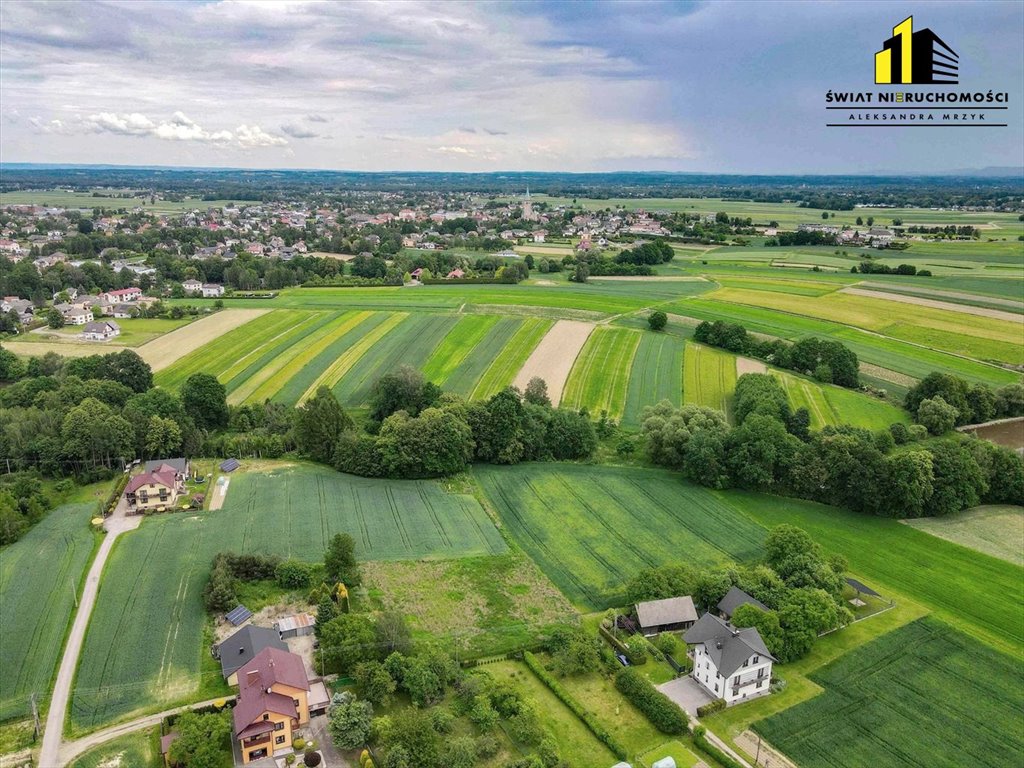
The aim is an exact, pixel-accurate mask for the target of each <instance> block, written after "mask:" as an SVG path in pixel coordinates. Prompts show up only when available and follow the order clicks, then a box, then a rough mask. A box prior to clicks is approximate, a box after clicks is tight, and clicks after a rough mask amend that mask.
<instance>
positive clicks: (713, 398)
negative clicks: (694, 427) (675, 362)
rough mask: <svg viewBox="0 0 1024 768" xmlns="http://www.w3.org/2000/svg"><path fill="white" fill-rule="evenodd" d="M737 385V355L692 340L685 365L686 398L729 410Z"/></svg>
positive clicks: (718, 408) (688, 400)
mask: <svg viewBox="0 0 1024 768" xmlns="http://www.w3.org/2000/svg"><path fill="white" fill-rule="evenodd" d="M735 389H736V356H735V355H732V354H730V353H728V352H723V351H722V350H720V349H715V348H714V347H706V346H704V345H703V344H694V343H690V342H688V343H687V345H686V358H685V362H684V365H683V401H684V402H686V403H694V404H695V405H703V406H706V407H708V408H714V409H715V410H719V411H722V412H723V413H728V412H729V410H730V409H729V401H730V400H732V393H733V390H735Z"/></svg>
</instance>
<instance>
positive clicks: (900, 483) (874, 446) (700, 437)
mask: <svg viewBox="0 0 1024 768" xmlns="http://www.w3.org/2000/svg"><path fill="white" fill-rule="evenodd" d="M735 404H736V405H735V415H736V426H734V427H730V425H729V424H728V422H727V421H726V419H725V417H724V415H723V414H721V413H720V412H718V411H714V410H711V409H708V408H701V407H699V406H693V405H688V406H684V407H682V408H675V407H673V406H672V405H671V404H670V403H668V402H662V403H660V404H659V405H657V406H655V407H653V408H648V409H647V410H646V411H645V417H644V421H643V427H642V431H643V436H644V440H645V444H646V448H647V452H648V455H649V456H650V458H651V460H652V461H654V462H655V463H656V464H660V465H662V466H666V467H670V468H673V469H677V470H679V471H681V472H682V473H683V474H684V475H685V476H686V477H687V478H688V479H690V480H692V481H694V482H697V483H700V484H702V485H706V486H709V487H712V488H726V487H739V488H747V489H751V490H758V491H767V492H772V493H777V494H781V495H791V496H796V497H799V498H805V499H810V500H813V501H819V502H822V503H826V504H834V505H837V506H842V507H846V508H848V509H852V510H855V511H858V512H866V513H869V514H875V515H881V516H885V517H896V518H907V517H921V516H931V515H945V514H950V513H952V512H957V511H960V510H962V509H966V508H968V507H973V506H976V505H978V504H981V503H1008V504H1020V503H1021V502H1022V501H1024V459H1022V458H1021V457H1020V456H1018V455H1017V454H1016V453H1014V452H1013V451H1011V450H1009V449H1007V448H1001V447H999V446H997V445H994V444H992V443H989V442H987V441H984V440H976V439H971V438H967V437H963V436H956V437H948V438H943V439H938V440H933V441H927V442H920V440H921V439H922V438H923V437H924V436H925V430H924V429H923V428H921V427H920V426H915V427H913V428H907V427H906V426H905V425H902V424H895V425H893V426H892V428H891V429H889V430H883V431H881V432H871V431H869V430H866V429H860V428H855V427H850V426H848V425H842V426H838V427H826V428H824V429H822V430H821V431H819V432H814V433H811V432H810V431H809V430H808V428H807V426H808V423H809V418H808V416H807V414H806V412H805V411H804V409H800V410H798V411H795V412H794V411H791V409H790V408H789V405H788V402H787V399H786V395H785V392H784V390H782V387H781V385H780V384H779V383H778V381H777V380H776V379H775V378H774V377H772V376H769V375H766V374H745V375H744V376H741V377H740V379H739V381H738V382H737V387H736V399H735Z"/></svg>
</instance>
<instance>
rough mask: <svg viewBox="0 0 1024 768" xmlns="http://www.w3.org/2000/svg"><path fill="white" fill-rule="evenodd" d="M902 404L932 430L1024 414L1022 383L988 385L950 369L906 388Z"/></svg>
mask: <svg viewBox="0 0 1024 768" xmlns="http://www.w3.org/2000/svg"><path fill="white" fill-rule="evenodd" d="M903 405H904V407H905V408H906V409H907V410H908V411H910V413H912V414H913V415H914V418H915V419H917V421H918V423H920V424H924V425H925V426H926V427H927V428H928V431H929V432H931V433H932V434H937V435H938V434H943V433H945V432H948V431H949V430H950V429H952V428H953V427H954V426H957V427H959V426H963V425H965V424H981V423H983V422H986V421H991V420H992V419H1006V418H1015V417H1019V416H1024V384H1007V385H1005V386H1003V387H1000V388H999V389H992V388H991V387H988V386H986V385H985V384H979V383H971V382H968V381H966V380H965V379H962V378H960V377H959V376H954V375H953V374H951V373H939V372H934V373H930V374H928V375H927V376H925V377H924V378H923V379H921V381H919V382H918V383H917V384H915V385H914V386H913V387H911V389H910V390H909V391H908V392H907V394H906V397H905V398H904V401H903Z"/></svg>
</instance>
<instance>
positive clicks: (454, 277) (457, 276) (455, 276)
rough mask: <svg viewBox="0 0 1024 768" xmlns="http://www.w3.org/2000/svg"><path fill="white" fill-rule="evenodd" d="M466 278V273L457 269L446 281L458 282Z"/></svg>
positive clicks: (450, 273)
mask: <svg viewBox="0 0 1024 768" xmlns="http://www.w3.org/2000/svg"><path fill="white" fill-rule="evenodd" d="M465 276H466V273H465V272H463V271H462V270H461V269H459V268H458V267H456V268H455V269H453V270H452V271H451V272H449V273H448V274H447V275H446V276H445V280H458V279H460V278H463V277H465Z"/></svg>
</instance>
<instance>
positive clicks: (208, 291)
mask: <svg viewBox="0 0 1024 768" xmlns="http://www.w3.org/2000/svg"><path fill="white" fill-rule="evenodd" d="M223 295H224V286H223V285H220V284H219V283H203V298H204V299H215V298H217V297H218V296H223Z"/></svg>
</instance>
